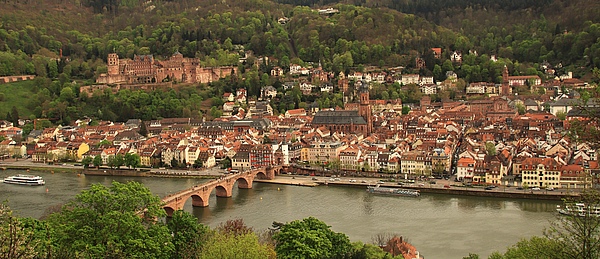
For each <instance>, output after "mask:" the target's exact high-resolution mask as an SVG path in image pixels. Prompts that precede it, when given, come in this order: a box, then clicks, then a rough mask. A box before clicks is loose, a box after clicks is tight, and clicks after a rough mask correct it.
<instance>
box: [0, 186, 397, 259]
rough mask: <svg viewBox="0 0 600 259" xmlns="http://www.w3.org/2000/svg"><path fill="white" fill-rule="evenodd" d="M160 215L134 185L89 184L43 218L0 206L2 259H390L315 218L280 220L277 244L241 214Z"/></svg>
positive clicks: (155, 205)
mask: <svg viewBox="0 0 600 259" xmlns="http://www.w3.org/2000/svg"><path fill="white" fill-rule="evenodd" d="M164 216H166V213H165V211H164V210H163V209H162V207H161V202H160V198H159V197H157V196H155V195H152V194H151V193H150V191H149V190H148V189H147V188H146V187H144V186H143V185H141V184H140V183H137V182H128V183H118V182H113V183H112V185H111V186H110V187H106V186H103V185H100V184H94V185H92V186H91V187H90V188H89V189H87V190H84V191H82V192H81V193H80V194H79V195H77V196H76V197H75V199H74V200H72V201H70V202H69V203H67V204H66V205H64V206H63V207H62V208H61V209H59V210H56V211H55V212H54V213H52V214H50V215H49V216H48V217H47V218H46V219H44V220H35V219H30V218H19V217H16V216H13V213H12V211H11V210H10V209H9V208H8V207H7V206H6V205H5V204H0V258H7V259H8V258H10V259H12V258H173V259H183V258H210V259H214V258H224V259H225V258H261V259H262V258H273V259H274V258H374V259H377V258H388V257H386V255H387V253H385V252H384V251H383V250H382V249H381V248H379V247H376V246H374V245H370V244H363V243H361V242H357V243H354V244H350V241H349V240H348V237H346V235H344V234H342V233H335V232H333V231H331V230H330V229H329V226H327V225H326V224H325V223H324V222H322V221H319V220H318V219H315V218H307V219H304V220H302V221H300V220H297V221H293V222H290V223H288V224H283V226H282V227H281V230H279V231H278V232H276V233H275V236H276V240H277V242H275V240H274V239H273V238H272V235H273V232H272V231H269V232H257V231H255V230H254V229H253V228H251V227H248V226H246V225H245V224H244V222H243V220H241V219H236V220H228V221H226V222H224V223H222V224H221V225H219V226H218V227H217V228H215V229H210V228H209V227H207V226H204V225H202V224H200V223H199V222H198V219H197V218H196V217H194V216H193V215H191V214H189V213H187V212H184V211H175V212H174V213H173V215H172V217H171V218H170V219H168V220H167V222H166V223H165V222H164V221H163V220H162V219H163V218H164ZM315 235H316V236H315ZM292 238H293V240H292ZM299 240H304V242H307V243H306V244H305V245H303V246H302V247H300V246H297V245H296V244H297V242H298V241H299ZM275 244H277V248H276V247H275ZM291 246H294V247H293V248H292V247H291ZM287 249H294V250H293V251H291V250H290V251H288V250H287ZM304 250H305V251H304ZM276 251H277V253H276ZM300 255H306V257H305V256H300ZM298 256H300V257H298Z"/></svg>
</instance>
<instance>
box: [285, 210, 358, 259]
mask: <svg viewBox="0 0 600 259" xmlns="http://www.w3.org/2000/svg"><path fill="white" fill-rule="evenodd" d="M273 239H274V240H275V241H277V246H276V247H275V251H277V257H278V258H343V257H345V256H347V255H349V254H350V253H351V251H352V245H351V244H350V240H349V239H348V237H347V236H346V235H345V234H343V233H336V232H333V231H332V230H331V229H330V227H329V226H327V225H326V224H325V223H324V222H322V221H320V220H318V219H316V218H314V217H309V218H305V219H303V220H295V221H292V222H290V223H287V224H285V225H283V226H281V228H280V230H279V232H277V233H275V235H274V236H273Z"/></svg>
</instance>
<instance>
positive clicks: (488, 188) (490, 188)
mask: <svg viewBox="0 0 600 259" xmlns="http://www.w3.org/2000/svg"><path fill="white" fill-rule="evenodd" d="M484 189H486V190H493V189H494V187H492V186H487V187H485V188H484Z"/></svg>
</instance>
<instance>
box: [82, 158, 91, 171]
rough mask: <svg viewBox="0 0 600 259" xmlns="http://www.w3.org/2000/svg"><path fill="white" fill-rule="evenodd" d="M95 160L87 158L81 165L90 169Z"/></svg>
mask: <svg viewBox="0 0 600 259" xmlns="http://www.w3.org/2000/svg"><path fill="white" fill-rule="evenodd" d="M92 161H93V158H92V157H90V156H86V157H84V158H83V159H82V160H81V163H82V164H83V168H88V167H90V164H91V163H92Z"/></svg>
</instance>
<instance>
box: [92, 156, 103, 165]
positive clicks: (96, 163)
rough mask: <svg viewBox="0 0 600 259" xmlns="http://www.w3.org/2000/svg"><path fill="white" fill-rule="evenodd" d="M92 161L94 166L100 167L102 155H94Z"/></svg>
mask: <svg viewBox="0 0 600 259" xmlns="http://www.w3.org/2000/svg"><path fill="white" fill-rule="evenodd" d="M92 163H93V164H94V166H95V167H96V168H98V167H100V166H101V165H102V157H101V156H100V155H96V156H95V157H94V160H93V161H92Z"/></svg>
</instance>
